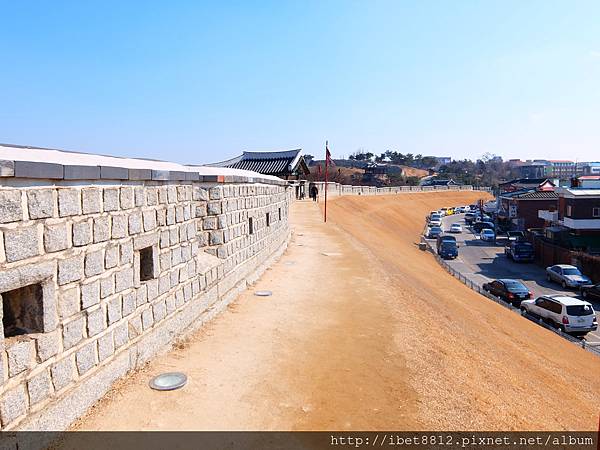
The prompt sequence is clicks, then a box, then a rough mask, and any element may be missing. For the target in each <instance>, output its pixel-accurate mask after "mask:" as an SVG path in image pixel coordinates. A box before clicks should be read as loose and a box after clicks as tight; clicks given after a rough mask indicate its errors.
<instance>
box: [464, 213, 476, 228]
mask: <svg viewBox="0 0 600 450" xmlns="http://www.w3.org/2000/svg"><path fill="white" fill-rule="evenodd" d="M474 221H475V213H472V212H468V213H466V214H465V223H466V224H467V225H470V224H472V223H473V222H474Z"/></svg>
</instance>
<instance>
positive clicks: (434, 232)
mask: <svg viewBox="0 0 600 450" xmlns="http://www.w3.org/2000/svg"><path fill="white" fill-rule="evenodd" d="M440 234H442V228H441V227H429V230H428V231H427V237H428V238H429V239H435V238H437V237H438V236H439V235H440Z"/></svg>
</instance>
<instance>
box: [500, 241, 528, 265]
mask: <svg viewBox="0 0 600 450" xmlns="http://www.w3.org/2000/svg"><path fill="white" fill-rule="evenodd" d="M504 254H505V255H506V257H507V258H510V259H512V260H513V261H517V262H532V261H533V260H534V258H535V251H534V249H533V245H531V244H530V243H529V242H522V241H509V242H508V243H507V244H506V246H505V247H504Z"/></svg>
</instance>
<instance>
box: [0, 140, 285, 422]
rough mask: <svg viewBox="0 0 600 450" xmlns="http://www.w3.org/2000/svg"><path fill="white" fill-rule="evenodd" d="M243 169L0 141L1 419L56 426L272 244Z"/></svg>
mask: <svg viewBox="0 0 600 450" xmlns="http://www.w3.org/2000/svg"><path fill="white" fill-rule="evenodd" d="M292 197H293V194H292V189H289V188H288V184H287V183H286V182H284V181H282V180H279V179H277V178H274V177H268V176H262V175H259V174H256V173H253V172H246V171H235V170H232V169H216V168H205V167H194V166H181V165H177V164H171V163H162V162H156V161H146V160H132V159H122V158H113V157H102V156H98V155H83V154H77V153H68V152H60V151H52V150H41V149H30V148H18V147H3V146H0V300H1V301H2V306H3V308H2V310H1V311H2V314H3V320H2V327H1V333H0V339H1V340H2V341H1V343H0V349H1V351H0V358H1V365H0V372H1V373H0V381H1V385H0V420H1V425H2V430H62V429H65V428H66V427H68V426H69V424H71V423H72V422H73V421H74V420H75V419H77V418H78V417H79V416H81V415H82V414H83V413H84V412H85V411H86V410H87V409H88V408H89V407H90V406H91V405H93V403H94V402H95V401H97V400H98V399H99V398H100V397H101V396H102V395H104V394H105V393H106V392H107V391H108V390H109V389H110V387H111V385H112V383H113V382H115V381H116V380H117V379H119V378H121V377H123V376H124V375H126V374H127V373H128V372H129V371H131V370H134V369H136V368H139V367H140V366H141V365H143V364H144V363H145V362H146V361H148V360H149V359H150V358H151V357H152V356H154V355H156V354H157V353H159V352H160V351H164V350H166V349H167V348H168V347H169V345H170V344H172V343H173V342H174V341H175V340H176V338H177V337H178V336H180V335H182V334H184V333H189V332H191V331H193V330H195V329H197V328H198V327H200V326H201V325H202V323H204V322H206V321H208V320H210V319H211V318H212V317H213V316H215V315H216V314H217V313H218V312H220V311H221V310H222V309H223V308H224V307H225V306H226V305H227V304H228V303H229V302H230V301H232V300H233V299H234V298H235V297H236V296H237V294H238V293H239V292H241V291H242V290H244V289H246V287H247V285H248V283H251V282H253V281H254V280H255V279H256V278H257V277H258V276H259V275H260V274H261V273H262V271H264V269H266V267H267V266H268V265H269V264H271V263H272V261H273V259H274V258H276V257H278V256H279V255H280V254H281V253H282V252H283V251H284V250H285V247H286V244H287V241H288V238H289V233H290V230H289V226H288V213H289V205H290V202H291V201H292Z"/></svg>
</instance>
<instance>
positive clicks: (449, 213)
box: [446, 207, 454, 216]
mask: <svg viewBox="0 0 600 450" xmlns="http://www.w3.org/2000/svg"><path fill="white" fill-rule="evenodd" d="M452 214H454V208H452V207H450V208H446V215H447V216H451V215H452Z"/></svg>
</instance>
